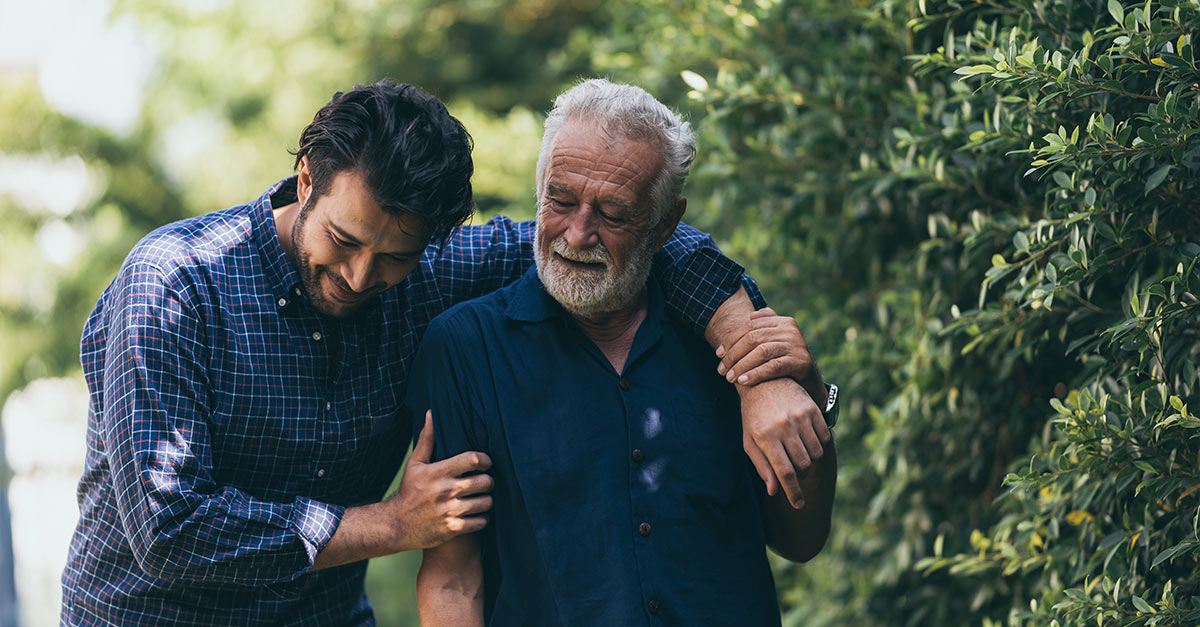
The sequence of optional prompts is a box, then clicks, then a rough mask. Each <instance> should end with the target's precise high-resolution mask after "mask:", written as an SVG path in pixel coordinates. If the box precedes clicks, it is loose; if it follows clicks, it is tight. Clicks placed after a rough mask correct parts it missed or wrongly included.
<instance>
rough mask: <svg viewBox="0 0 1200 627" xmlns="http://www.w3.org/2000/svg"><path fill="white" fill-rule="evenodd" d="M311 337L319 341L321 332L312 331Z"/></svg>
mask: <svg viewBox="0 0 1200 627" xmlns="http://www.w3.org/2000/svg"><path fill="white" fill-rule="evenodd" d="M312 339H314V340H316V341H318V342H320V341H321V332H320V331H313V334H312Z"/></svg>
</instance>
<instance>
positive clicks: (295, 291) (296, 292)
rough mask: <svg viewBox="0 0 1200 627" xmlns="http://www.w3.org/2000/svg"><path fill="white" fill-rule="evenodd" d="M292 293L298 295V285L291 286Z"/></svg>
mask: <svg viewBox="0 0 1200 627" xmlns="http://www.w3.org/2000/svg"><path fill="white" fill-rule="evenodd" d="M292 293H293V294H295V295H296V296H299V295H300V288H298V287H296V288H292Z"/></svg>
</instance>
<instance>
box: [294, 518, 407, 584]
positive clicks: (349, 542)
mask: <svg viewBox="0 0 1200 627" xmlns="http://www.w3.org/2000/svg"><path fill="white" fill-rule="evenodd" d="M385 515H386V512H385V511H384V508H383V504H382V503H375V504H372V505H363V506H361V507H351V508H350V509H347V510H346V513H345V514H343V515H342V522H341V523H340V524H339V525H338V528H337V531H335V532H334V533H333V537H332V538H330V539H329V543H328V544H326V545H325V548H323V549H321V552H320V553H317V558H316V560H315V561H314V562H313V570H321V569H323V568H333V567H334V566H341V565H343V564H349V563H351V562H358V561H362V560H365V559H371V558H372V557H379V556H381V555H390V554H392V553H396V552H398V551H402V550H405V548H411V547H403V546H400V543H399V540H398V538H397V537H396V536H397V534H396V533H395V529H394V527H393V526H389V525H388V524H387V523H386V522H384V520H383V516H385Z"/></svg>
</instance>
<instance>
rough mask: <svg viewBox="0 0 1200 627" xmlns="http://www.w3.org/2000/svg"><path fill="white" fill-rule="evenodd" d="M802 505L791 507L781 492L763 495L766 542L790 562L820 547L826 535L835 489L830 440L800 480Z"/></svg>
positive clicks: (833, 449) (834, 453)
mask: <svg viewBox="0 0 1200 627" xmlns="http://www.w3.org/2000/svg"><path fill="white" fill-rule="evenodd" d="M800 488H801V490H802V492H803V493H804V506H803V507H801V508H800V509H799V510H797V509H795V508H793V507H792V505H791V503H789V502H788V499H787V497H786V495H784V494H783V492H780V493H778V494H776V495H775V496H770V497H767V503H766V508H765V510H766V511H765V513H766V523H767V524H766V527H767V544H768V545H769V546H770V547H771V549H772V550H773V551H775V553H777V554H778V555H780V556H781V557H784V558H786V559H788V560H791V561H793V562H807V561H808V560H810V559H812V558H813V557H815V556H816V555H817V553H819V552H820V551H821V548H822V547H824V546H825V541H826V539H827V538H828V537H829V530H830V526H831V521H832V517H833V501H834V495H835V493H836V491H837V448H836V446H835V445H834V442H833V440H830V441H829V443H828V444H827V445H826V447H825V454H824V455H823V456H822V457H821V459H820V460H815V461H814V462H813V465H812V468H810V469H809V471H808V473H807V475H806V476H805V477H804V478H802V479H801V480H800Z"/></svg>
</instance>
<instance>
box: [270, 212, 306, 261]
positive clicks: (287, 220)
mask: <svg viewBox="0 0 1200 627" xmlns="http://www.w3.org/2000/svg"><path fill="white" fill-rule="evenodd" d="M271 214H272V216H273V217H274V218H275V232H276V233H277V234H278V235H279V244H280V245H281V246H283V250H284V251H286V252H287V255H288V258H289V259H291V260H292V263H293V264H294V263H296V245H295V242H293V241H292V227H294V226H295V225H296V218H297V217H298V216H299V215H300V203H296V202H294V203H292V204H290V205H284V206H283V207H280V208H278V209H272V210H271Z"/></svg>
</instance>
